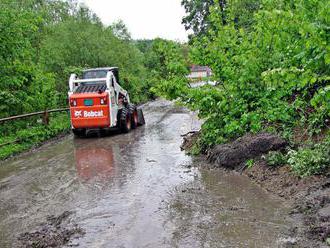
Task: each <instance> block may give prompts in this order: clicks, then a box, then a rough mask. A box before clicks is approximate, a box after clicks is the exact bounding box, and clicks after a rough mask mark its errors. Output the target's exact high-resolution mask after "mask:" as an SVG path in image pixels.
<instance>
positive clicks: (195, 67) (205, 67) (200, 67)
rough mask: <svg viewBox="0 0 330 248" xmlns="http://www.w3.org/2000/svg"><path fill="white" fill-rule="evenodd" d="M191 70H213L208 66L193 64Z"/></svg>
mask: <svg viewBox="0 0 330 248" xmlns="http://www.w3.org/2000/svg"><path fill="white" fill-rule="evenodd" d="M190 71H191V72H200V71H209V72H210V71H211V68H210V67H208V66H201V65H193V66H191V67H190Z"/></svg>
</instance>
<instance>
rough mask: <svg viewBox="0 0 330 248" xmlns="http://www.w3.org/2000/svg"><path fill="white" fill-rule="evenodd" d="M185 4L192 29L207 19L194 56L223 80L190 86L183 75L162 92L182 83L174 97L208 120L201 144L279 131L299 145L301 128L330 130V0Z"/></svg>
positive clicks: (203, 146) (193, 41)
mask: <svg viewBox="0 0 330 248" xmlns="http://www.w3.org/2000/svg"><path fill="white" fill-rule="evenodd" d="M203 3H204V4H203ZM183 4H184V6H186V9H187V6H190V10H191V12H189V13H188V15H187V17H186V18H185V19H184V23H186V22H189V25H188V26H187V27H188V28H190V27H194V26H195V25H196V21H197V24H198V25H201V27H200V28H199V29H197V30H195V35H194V36H193V37H192V38H191V40H190V43H191V44H192V46H191V53H190V55H191V60H192V61H193V62H194V63H195V64H200V65H209V66H210V67H211V68H212V70H213V73H214V79H215V80H216V81H217V82H218V83H219V85H218V86H217V87H214V88H212V87H208V86H206V87H204V88H202V89H189V88H188V87H187V86H186V85H184V84H178V82H181V81H182V80H183V79H182V77H180V75H178V76H177V77H176V78H175V80H172V83H168V82H167V84H165V86H164V89H163V92H165V93H167V91H168V89H169V88H172V89H176V91H175V92H170V94H168V96H169V97H170V98H172V99H175V98H179V99H180V100H181V101H183V102H185V103H186V104H187V105H188V106H190V107H192V108H193V109H196V110H199V115H200V117H202V118H203V119H205V123H204V124H203V127H202V136H201V139H200V141H199V146H200V150H202V151H203V150H206V149H208V148H209V147H210V146H213V145H214V144H218V143H223V142H226V141H228V140H231V139H234V138H237V137H239V136H241V135H243V134H245V133H248V132H252V133H257V132H259V131H261V130H266V131H271V132H279V133H281V134H282V135H283V136H284V137H285V138H288V139H289V140H290V141H291V142H293V143H294V130H307V132H308V134H309V135H310V137H312V136H313V135H318V134H319V133H320V132H321V131H322V130H327V129H329V126H328V125H329V114H330V84H329V80H330V74H329V73H330V56H329V54H330V46H329V38H330V32H329V31H330V30H329V27H330V1H329V0H326V1H315V0H306V1H301V0H292V1H284V0H276V1H269V0H259V1H257V0H256V1H245V0H231V1H229V0H228V1H219V0H214V1H197V0H190V1H188V0H186V1H183ZM224 5H225V6H224ZM191 6H193V7H191ZM206 7H207V11H206V10H200V8H202V9H203V8H206ZM196 9H199V12H198V13H199V14H198V15H197V16H194V13H195V12H196ZM203 13H204V14H203ZM199 15H203V16H202V17H201V16H199ZM200 20H203V23H206V24H207V25H203V24H199V23H198V21H200ZM198 25H197V26H198ZM204 29H206V30H204ZM201 30H202V31H203V32H200V31H201ZM159 88H160V89H162V88H161V87H159ZM303 132H305V131H303ZM327 135H329V134H327ZM297 152H298V154H299V153H301V152H302V151H301V150H298V151H297ZM296 157H297V158H298V157H299V156H296ZM295 161H298V159H296V160H295ZM322 161H323V160H322ZM295 163H297V162H295ZM322 163H323V162H322ZM310 166H311V167H313V164H310ZM293 167H295V166H293ZM298 170H299V169H298ZM303 174H304V173H303Z"/></svg>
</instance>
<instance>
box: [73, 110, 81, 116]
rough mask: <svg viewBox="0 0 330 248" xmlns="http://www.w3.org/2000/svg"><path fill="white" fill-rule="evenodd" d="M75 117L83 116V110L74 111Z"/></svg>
mask: <svg viewBox="0 0 330 248" xmlns="http://www.w3.org/2000/svg"><path fill="white" fill-rule="evenodd" d="M74 117H82V110H79V111H77V110H76V111H74Z"/></svg>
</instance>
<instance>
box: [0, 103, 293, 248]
mask: <svg viewBox="0 0 330 248" xmlns="http://www.w3.org/2000/svg"><path fill="white" fill-rule="evenodd" d="M144 112H145V117H146V121H147V125H146V126H144V127H141V128H139V129H137V130H134V131H132V132H131V133H129V134H125V135H112V136H109V137H104V138H99V139H97V138H88V139H73V138H72V137H71V136H69V137H67V138H65V139H64V140H62V141H60V142H58V143H56V144H48V145H45V146H44V147H42V148H41V149H38V150H37V151H35V152H33V153H29V154H25V155H22V156H20V157H17V158H15V159H12V160H9V161H6V162H4V163H3V164H1V165H0V247H16V245H17V237H18V236H19V234H20V233H24V232H27V231H31V230H34V229H35V228H37V227H38V225H40V223H43V222H44V221H45V219H46V217H47V216H49V215H51V214H53V215H60V214H62V213H63V212H65V211H74V219H75V222H76V223H77V224H78V225H79V226H80V227H81V228H83V229H84V230H85V232H86V234H85V235H84V236H83V237H82V238H80V239H78V240H74V241H73V243H71V244H74V245H75V246H77V245H79V247H127V248H129V247H263V248H264V247H277V246H278V239H279V238H280V237H281V233H282V232H283V231H286V230H287V229H288V228H289V224H290V223H288V221H287V220H285V216H286V213H287V211H288V210H287V208H286V207H285V205H283V203H282V202H281V201H280V200H279V199H277V198H274V197H272V196H270V195H269V194H267V193H266V192H264V191H263V190H261V189H260V188H259V187H258V186H256V185H254V184H253V183H251V182H250V181H249V179H247V178H245V177H244V176H240V175H237V174H234V173H225V172H223V171H221V170H218V171H217V170H213V171H209V170H202V169H198V167H195V166H194V165H195V164H198V163H200V162H196V161H193V160H192V158H191V157H189V156H186V155H185V154H184V152H182V151H180V143H181V139H180V134H184V133H186V132H188V131H190V130H192V129H193V130H196V129H197V128H199V125H200V123H199V121H198V120H197V119H196V117H195V116H194V115H193V114H192V113H190V112H188V111H186V110H184V109H181V108H179V107H175V106H174V105H173V104H171V103H169V102H167V101H162V100H159V101H155V102H151V103H148V104H146V105H145V106H144Z"/></svg>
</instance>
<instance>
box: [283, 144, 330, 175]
mask: <svg viewBox="0 0 330 248" xmlns="http://www.w3.org/2000/svg"><path fill="white" fill-rule="evenodd" d="M288 163H289V165H290V166H291V168H292V169H293V171H295V172H296V173H297V174H298V175H299V176H301V177H305V176H311V175H316V174H321V173H323V172H325V171H326V170H327V169H328V168H330V142H328V141H327V142H323V143H321V144H316V145H314V146H312V147H310V148H299V149H298V150H297V151H295V150H291V151H289V153H288Z"/></svg>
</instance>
